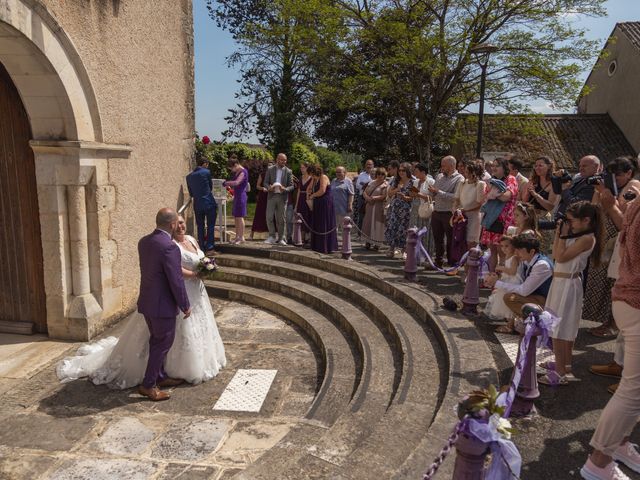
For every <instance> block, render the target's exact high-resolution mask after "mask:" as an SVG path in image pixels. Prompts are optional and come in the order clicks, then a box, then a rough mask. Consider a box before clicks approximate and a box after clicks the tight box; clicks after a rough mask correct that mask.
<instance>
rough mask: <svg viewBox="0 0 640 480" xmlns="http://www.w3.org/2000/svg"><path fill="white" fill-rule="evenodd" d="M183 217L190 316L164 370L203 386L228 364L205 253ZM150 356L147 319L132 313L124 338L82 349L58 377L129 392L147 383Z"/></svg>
mask: <svg viewBox="0 0 640 480" xmlns="http://www.w3.org/2000/svg"><path fill="white" fill-rule="evenodd" d="M185 230H186V227H185V222H184V218H182V217H179V221H178V228H177V229H176V232H175V234H174V241H175V242H176V243H177V244H178V246H179V247H180V252H181V255H182V272H183V274H184V277H185V279H184V283H185V287H186V290H187V295H188V296H189V303H190V304H191V315H190V316H189V317H187V318H184V317H183V314H182V313H179V314H178V317H177V319H176V335H175V339H174V341H173V345H172V346H171V350H169V353H168V354H167V358H166V360H165V364H164V368H165V371H166V372H167V375H169V377H171V378H180V379H184V380H186V381H187V382H189V383H193V384H198V383H201V382H206V381H207V380H211V379H212V378H213V377H215V376H216V375H217V374H218V371H219V370H220V369H221V368H223V367H224V366H225V365H226V363H227V360H226V358H225V353H224V345H223V344H222V339H221V338H220V334H219V333H218V327H217V326H216V322H215V319H214V317H213V309H212V308H211V303H210V302H209V297H208V295H207V292H206V290H205V287H204V284H203V283H202V280H201V279H200V278H198V276H197V274H196V272H197V267H198V264H199V262H200V259H202V258H203V257H204V253H203V252H202V250H200V248H199V247H198V243H197V242H196V240H195V239H194V238H193V237H191V236H189V235H185ZM148 356H149V328H148V327H147V324H146V322H145V320H144V317H143V316H142V315H141V314H139V313H135V314H133V315H132V316H131V317H130V318H129V320H128V321H127V325H126V327H125V328H124V330H123V332H122V334H121V335H120V338H116V337H108V338H104V339H102V340H99V341H97V342H94V343H91V344H87V345H83V346H82V347H80V348H79V349H78V352H77V354H76V356H74V357H67V358H65V359H64V360H62V361H61V362H60V363H58V365H57V367H56V373H57V374H58V378H59V379H60V381H62V382H70V381H72V380H76V379H78V378H82V377H89V379H90V380H91V381H92V382H93V383H95V384H96V385H101V384H107V385H108V386H109V387H111V388H117V389H125V388H131V387H135V386H137V385H139V384H141V383H142V379H143V377H144V372H145V369H146V367H147V357H148Z"/></svg>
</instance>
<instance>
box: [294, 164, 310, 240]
mask: <svg viewBox="0 0 640 480" xmlns="http://www.w3.org/2000/svg"><path fill="white" fill-rule="evenodd" d="M308 168H309V164H308V163H302V164H300V173H301V175H300V185H299V186H298V195H297V197H296V206H295V212H296V213H299V214H300V215H302V219H303V222H302V240H303V242H304V243H307V242H308V237H309V229H308V228H307V225H311V215H312V212H311V210H309V206H308V205H307V190H308V189H309V185H311V182H312V181H313V177H312V176H311V175H310V174H309V172H308V170H307V169H308ZM305 222H306V225H305Z"/></svg>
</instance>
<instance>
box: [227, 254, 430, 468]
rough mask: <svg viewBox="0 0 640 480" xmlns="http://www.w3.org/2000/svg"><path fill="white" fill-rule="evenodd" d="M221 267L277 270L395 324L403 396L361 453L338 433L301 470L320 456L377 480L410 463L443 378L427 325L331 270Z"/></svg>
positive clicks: (242, 262) (235, 261)
mask: <svg viewBox="0 0 640 480" xmlns="http://www.w3.org/2000/svg"><path fill="white" fill-rule="evenodd" d="M218 263H219V264H220V265H221V266H222V267H223V268H225V266H234V267H239V268H245V269H250V270H253V271H267V272H268V271H274V270H275V271H277V272H278V273H279V274H281V275H284V276H286V277H287V278H294V279H296V280H299V281H303V282H305V283H309V284H312V285H316V286H319V287H321V288H323V289H326V290H329V291H331V292H333V293H334V294H336V295H339V296H341V297H344V298H348V299H349V300H351V301H353V302H354V303H355V304H358V305H359V306H360V308H362V309H363V310H364V311H367V312H370V313H371V314H372V317H374V318H375V319H376V321H377V322H378V323H380V324H389V326H388V327H387V328H390V329H391V330H393V331H396V332H398V333H399V336H400V338H399V339H398V340H399V341H398V343H399V345H398V348H402V349H403V353H404V354H403V370H402V373H403V374H402V377H401V379H400V384H399V387H400V388H399V393H398V394H397V395H396V396H395V397H394V400H393V402H392V404H391V406H390V408H389V409H388V410H387V411H386V412H385V415H384V416H383V417H381V418H380V419H376V420H375V425H374V426H373V429H372V431H371V434H370V435H368V436H367V437H366V438H364V439H363V441H362V442H361V444H360V445H359V446H358V447H357V449H356V450H355V451H353V449H352V448H343V450H344V452H341V451H340V445H341V444H344V443H345V442H344V440H348V439H342V438H336V434H335V433H332V434H331V435H330V436H327V439H330V442H328V444H326V445H323V444H322V443H321V444H320V445H318V447H317V448H316V451H314V452H313V453H311V454H309V455H307V456H305V457H303V458H302V459H301V460H300V461H299V462H298V463H299V465H298V466H297V467H298V468H302V467H303V466H304V465H306V464H307V463H309V462H311V461H312V458H311V457H318V456H319V457H321V458H322V459H324V460H326V461H328V462H330V463H332V464H339V465H340V466H341V468H342V469H343V470H345V471H348V472H349V473H350V474H351V475H355V477H354V478H360V477H359V476H360V475H362V478H364V477H365V476H367V475H370V474H373V473H375V475H374V476H375V477H376V478H387V477H389V476H391V475H392V474H393V472H394V471H395V468H397V467H398V466H399V465H401V464H402V463H403V462H404V461H405V460H406V458H407V456H408V455H409V453H410V451H411V450H412V447H414V446H415V445H416V444H418V443H419V442H420V440H421V439H422V438H424V436H425V434H426V431H427V429H428V428H429V426H430V424H431V422H432V421H433V418H434V415H435V412H436V411H437V405H438V400H439V399H438V392H439V390H440V389H439V388H438V386H439V383H440V376H441V372H440V369H439V368H438V359H437V357H436V354H435V352H434V344H436V342H435V338H434V336H433V334H431V332H430V331H425V329H424V325H422V324H421V323H419V322H418V321H416V319H415V318H414V317H413V316H411V315H410V314H409V313H408V312H407V311H405V310H404V309H403V308H402V307H401V306H400V305H398V304H397V303H395V302H394V301H393V300H391V299H390V298H388V296H386V295H383V294H381V293H379V292H378V291H376V290H373V289H372V288H370V287H368V286H366V285H362V284H361V283H358V282H355V281H353V280H352V279H349V278H345V277H340V276H336V275H334V274H332V273H330V272H327V271H326V270H319V269H316V268H313V267H307V266H304V265H292V264H288V263H285V262H281V261H277V260H273V259H264V258H255V257H245V256H236V255H225V256H224V257H220V258H219V260H218ZM436 348H437V344H436ZM434 386H435V387H436V388H434ZM399 426H401V428H402V432H403V433H402V436H403V441H402V442H392V443H391V445H393V447H394V448H390V444H389V442H388V441H386V439H388V436H389V435H390V434H392V432H397V429H398V427H399ZM334 430H336V429H334ZM294 471H295V467H294V468H292V469H291V472H290V473H291V474H292V475H293V474H294Z"/></svg>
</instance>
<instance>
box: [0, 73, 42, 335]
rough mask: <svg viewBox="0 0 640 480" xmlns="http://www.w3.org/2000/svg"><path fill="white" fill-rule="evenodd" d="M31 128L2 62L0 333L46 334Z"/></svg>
mask: <svg viewBox="0 0 640 480" xmlns="http://www.w3.org/2000/svg"><path fill="white" fill-rule="evenodd" d="M31 138H32V137H31V126H30V123H29V118H28V116H27V112H26V111H25V108H24V105H23V104H22V100H21V99H20V96H19V94H18V90H17V89H16V87H15V85H14V84H13V82H12V80H11V77H10V76H9V74H8V73H7V71H6V69H5V68H4V66H3V65H2V63H0V259H1V260H0V332H11V333H33V332H34V331H37V332H46V330H47V315H46V306H45V305H46V297H45V291H44V279H43V270H42V243H41V239H40V216H39V213H38V194H37V188H36V173H35V164H34V158H33V151H32V150H31V147H30V146H29V140H30V139H31Z"/></svg>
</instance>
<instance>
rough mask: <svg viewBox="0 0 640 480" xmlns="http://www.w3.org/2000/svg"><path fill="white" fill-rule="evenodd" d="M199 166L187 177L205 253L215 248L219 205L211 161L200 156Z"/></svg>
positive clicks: (199, 236) (199, 240)
mask: <svg viewBox="0 0 640 480" xmlns="http://www.w3.org/2000/svg"><path fill="white" fill-rule="evenodd" d="M197 163H198V166H197V167H196V168H195V169H194V170H193V172H191V173H190V174H189V175H187V188H188V189H189V195H191V198H192V199H193V211H194V213H195V215H196V225H197V226H198V242H199V243H200V245H203V246H204V251H205V252H209V251H211V250H213V249H214V247H215V240H214V235H215V233H214V232H215V226H216V214H217V211H218V205H217V204H216V201H215V199H214V198H213V193H212V192H211V190H212V188H213V180H212V179H211V172H210V171H209V160H207V158H206V157H205V156H199V157H198V160H197ZM205 220H206V223H207V241H206V242H205V237H204V229H205Z"/></svg>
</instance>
